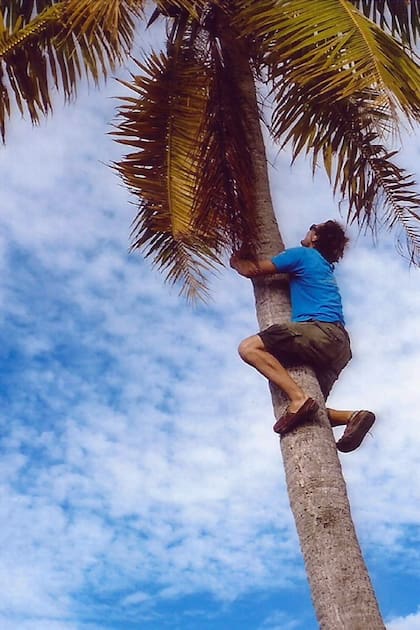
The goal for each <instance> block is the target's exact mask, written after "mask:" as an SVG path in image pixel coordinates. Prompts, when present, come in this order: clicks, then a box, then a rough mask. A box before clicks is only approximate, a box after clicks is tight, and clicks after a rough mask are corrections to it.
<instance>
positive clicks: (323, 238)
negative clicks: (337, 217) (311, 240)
mask: <svg viewBox="0 0 420 630" xmlns="http://www.w3.org/2000/svg"><path fill="white" fill-rule="evenodd" d="M315 232H316V235H317V237H318V238H317V240H316V242H315V245H314V247H315V249H317V250H318V251H319V253H320V254H322V256H324V258H325V259H326V260H328V262H330V263H335V262H337V261H339V260H340V258H342V257H343V254H344V248H345V247H346V244H347V243H348V240H349V239H348V238H347V236H346V235H345V233H344V229H343V228H342V227H341V225H340V224H339V223H337V221H332V220H330V221H326V222H325V223H320V224H319V225H317V226H316V229H315Z"/></svg>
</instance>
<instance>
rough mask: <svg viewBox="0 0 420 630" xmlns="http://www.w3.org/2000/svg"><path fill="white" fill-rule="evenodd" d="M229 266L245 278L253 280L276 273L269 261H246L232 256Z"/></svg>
mask: <svg viewBox="0 0 420 630" xmlns="http://www.w3.org/2000/svg"><path fill="white" fill-rule="evenodd" d="M230 266H231V267H232V269H235V270H236V271H237V272H238V273H239V274H240V275H241V276H244V277H245V278H255V277H256V276H267V275H271V274H275V273H277V269H276V267H275V266H274V264H273V263H272V262H271V260H258V261H257V260H246V259H244V258H239V257H238V256H237V255H235V254H234V255H233V256H232V258H231V259H230Z"/></svg>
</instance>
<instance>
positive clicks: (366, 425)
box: [337, 410, 375, 453]
mask: <svg viewBox="0 0 420 630" xmlns="http://www.w3.org/2000/svg"><path fill="white" fill-rule="evenodd" d="M374 422H375V414H374V413H372V412H371V411H364V410H363V411H355V412H354V413H353V414H352V415H351V416H350V418H349V421H348V422H347V426H346V430H345V431H344V433H343V436H342V437H341V438H340V439H339V440H338V442H337V449H338V450H339V451H341V452H342V453H350V451H354V450H355V449H356V448H357V447H358V446H360V444H361V443H362V440H363V438H364V437H365V435H366V433H367V432H368V431H369V429H370V428H371V426H372V424H373V423H374Z"/></svg>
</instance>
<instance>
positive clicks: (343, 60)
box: [236, 0, 420, 119]
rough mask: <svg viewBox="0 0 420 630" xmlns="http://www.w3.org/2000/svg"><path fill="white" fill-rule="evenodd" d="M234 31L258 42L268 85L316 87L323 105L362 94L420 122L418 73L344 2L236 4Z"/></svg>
mask: <svg viewBox="0 0 420 630" xmlns="http://www.w3.org/2000/svg"><path fill="white" fill-rule="evenodd" d="M238 6H239V11H238V15H237V18H236V23H237V27H238V28H239V30H240V32H241V33H242V34H243V35H244V36H248V37H250V38H253V39H255V38H258V41H259V45H260V47H261V49H262V50H263V51H264V62H265V63H266V64H267V66H268V68H269V70H270V74H271V78H272V79H273V81H274V82H275V83H276V82H282V81H288V82H289V83H296V84H298V85H301V86H307V85H309V84H310V85H314V86H315V85H316V92H317V97H318V98H321V97H322V98H323V99H324V102H325V103H330V102H335V101H338V100H340V99H342V98H348V97H350V96H351V95H352V94H356V93H359V92H360V91H363V90H365V89H375V90H376V91H378V92H380V93H381V95H382V98H383V101H384V103H385V102H386V103H387V107H388V109H389V111H394V110H396V108H397V107H400V108H401V109H402V110H403V111H404V112H405V114H406V115H407V116H409V117H412V118H416V119H418V118H419V117H420V89H419V79H420V68H419V65H418V64H417V63H416V62H415V61H414V60H413V59H412V58H411V57H410V56H409V55H408V54H407V53H406V52H405V50H404V47H403V46H402V45H401V44H400V43H398V42H397V41H396V40H395V39H394V38H393V37H391V36H390V35H387V34H386V33H385V32H384V31H382V30H381V29H380V28H379V27H378V26H377V25H376V24H374V23H373V22H372V21H370V20H369V19H368V18H366V17H365V16H364V15H363V14H362V13H361V12H360V11H358V10H357V9H356V8H355V7H354V6H353V5H352V4H351V3H350V1H349V0H317V1H316V2H308V1H307V0H259V1H258V2H249V0H238Z"/></svg>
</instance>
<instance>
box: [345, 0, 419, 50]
mask: <svg viewBox="0 0 420 630" xmlns="http://www.w3.org/2000/svg"><path fill="white" fill-rule="evenodd" d="M350 2H352V4H354V5H355V6H356V7H357V8H358V9H360V10H361V11H362V12H363V13H364V15H366V17H368V18H370V19H371V20H373V21H374V22H376V23H377V24H379V26H380V27H381V28H383V29H384V30H388V31H389V32H390V33H392V35H394V37H398V38H399V39H400V40H401V41H402V42H403V44H405V45H408V46H410V47H411V46H413V45H414V44H415V43H416V41H417V39H418V37H419V35H420V1H419V0H350Z"/></svg>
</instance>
